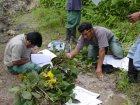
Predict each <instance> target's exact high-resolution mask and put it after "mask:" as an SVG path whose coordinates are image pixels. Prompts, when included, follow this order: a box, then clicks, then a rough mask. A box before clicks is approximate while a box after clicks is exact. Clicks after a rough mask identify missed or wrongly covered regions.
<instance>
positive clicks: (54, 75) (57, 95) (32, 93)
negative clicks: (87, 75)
mask: <svg viewBox="0 0 140 105" xmlns="http://www.w3.org/2000/svg"><path fill="white" fill-rule="evenodd" d="M52 62H53V67H51V66H50V65H45V66H44V67H42V68H41V73H40V74H38V73H37V72H35V71H32V72H30V73H28V74H24V78H23V82H22V83H21V84H20V85H19V86H16V87H14V88H12V89H10V91H11V92H13V93H15V101H14V104H15V105H38V104H39V105H42V104H45V105H63V104H65V103H66V102H68V101H69V100H70V99H72V100H74V102H76V103H77V102H79V101H78V100H76V99H75V98H74V96H75V95H73V89H74V88H75V84H74V81H75V79H76V78H77V74H78V70H77V69H76V67H75V65H73V64H74V62H73V63H71V61H70V60H69V59H65V58H63V56H62V53H61V54H60V55H58V57H56V58H55V59H53V61H52Z"/></svg>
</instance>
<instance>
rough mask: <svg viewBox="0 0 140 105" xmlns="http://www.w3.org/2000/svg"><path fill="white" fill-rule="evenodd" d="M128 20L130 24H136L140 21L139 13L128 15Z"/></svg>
mask: <svg viewBox="0 0 140 105" xmlns="http://www.w3.org/2000/svg"><path fill="white" fill-rule="evenodd" d="M128 19H129V20H130V22H136V21H138V20H140V12H135V13H133V14H130V15H128Z"/></svg>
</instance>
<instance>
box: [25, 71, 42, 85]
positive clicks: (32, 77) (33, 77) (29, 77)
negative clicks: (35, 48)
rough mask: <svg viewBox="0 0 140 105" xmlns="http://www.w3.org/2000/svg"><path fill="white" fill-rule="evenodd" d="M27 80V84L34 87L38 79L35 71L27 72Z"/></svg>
mask: <svg viewBox="0 0 140 105" xmlns="http://www.w3.org/2000/svg"><path fill="white" fill-rule="evenodd" d="M26 79H27V81H29V83H30V84H29V85H31V86H32V87H34V86H35V85H36V84H37V83H38V81H39V75H38V73H37V72H36V71H32V72H30V73H28V74H27V78H26Z"/></svg>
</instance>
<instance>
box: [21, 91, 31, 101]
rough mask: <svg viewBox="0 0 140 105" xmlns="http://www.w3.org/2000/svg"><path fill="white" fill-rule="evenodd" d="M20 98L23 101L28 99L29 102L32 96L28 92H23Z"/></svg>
mask: <svg viewBox="0 0 140 105" xmlns="http://www.w3.org/2000/svg"><path fill="white" fill-rule="evenodd" d="M22 97H23V98H24V99H29V100H30V99H31V98H32V94H31V93H30V92H28V91H23V92H22Z"/></svg>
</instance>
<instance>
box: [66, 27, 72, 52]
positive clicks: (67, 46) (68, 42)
mask: <svg viewBox="0 0 140 105" xmlns="http://www.w3.org/2000/svg"><path fill="white" fill-rule="evenodd" d="M70 37H71V30H70V29H67V30H66V43H65V52H66V53H70V51H71V46H70Z"/></svg>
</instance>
